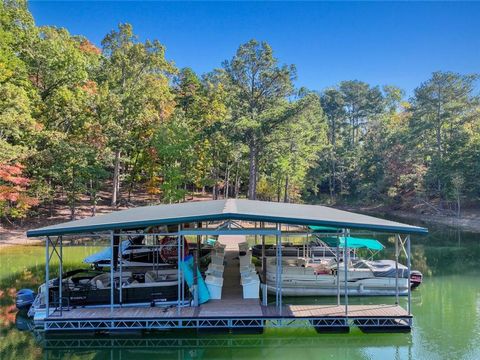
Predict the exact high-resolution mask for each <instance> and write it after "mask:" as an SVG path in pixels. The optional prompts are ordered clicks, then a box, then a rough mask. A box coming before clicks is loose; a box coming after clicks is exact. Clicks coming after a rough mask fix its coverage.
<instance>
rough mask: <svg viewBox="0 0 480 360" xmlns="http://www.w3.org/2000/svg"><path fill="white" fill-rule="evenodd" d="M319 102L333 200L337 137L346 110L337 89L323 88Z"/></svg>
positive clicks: (335, 179) (335, 181)
mask: <svg viewBox="0 0 480 360" xmlns="http://www.w3.org/2000/svg"><path fill="white" fill-rule="evenodd" d="M320 102H321V106H322V108H323V111H324V114H325V118H326V120H327V126H328V130H327V133H328V142H329V144H330V146H331V149H330V151H329V162H330V176H329V186H328V188H329V191H330V197H331V199H332V200H334V199H335V196H336V191H337V190H336V189H337V171H338V170H337V162H338V160H337V158H338V156H339V154H338V138H339V137H340V136H341V132H342V130H343V128H344V127H345V124H346V123H345V117H346V112H345V108H344V101H343V96H342V93H341V92H340V91H339V90H337V89H333V88H332V89H327V90H325V91H324V92H323V93H322V95H321V97H320ZM340 140H341V139H340Z"/></svg>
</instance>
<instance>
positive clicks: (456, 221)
mask: <svg viewBox="0 0 480 360" xmlns="http://www.w3.org/2000/svg"><path fill="white" fill-rule="evenodd" d="M334 208H336V209H339V210H346V211H352V212H359V213H364V214H367V215H372V216H386V217H396V218H399V219H400V221H402V220H406V221H409V220H411V221H413V222H414V223H416V224H419V223H420V224H424V225H426V226H428V224H432V225H440V226H446V227H449V228H451V229H459V230H461V231H468V232H473V233H479V234H480V211H478V210H469V211H465V213H464V214H463V215H462V216H461V217H460V218H457V217H456V216H447V215H431V214H419V213H418V212H415V211H406V210H393V209H390V208H388V207H385V206H383V205H377V206H354V205H348V206H334ZM106 212H108V211H106ZM106 212H103V213H106ZM57 220H60V221H57ZM62 220H63V221H68V220H66V219H62V218H56V219H55V220H54V221H53V222H52V219H45V221H44V222H45V223H47V224H48V225H51V224H52V223H61V222H63V221H62ZM40 226H41V225H40V224H39V222H36V223H35V225H34V226H30V227H29V226H23V227H18V228H15V229H12V228H5V227H3V226H0V248H3V247H8V246H15V245H23V246H36V245H40V244H42V243H43V240H41V239H34V238H27V237H26V234H25V233H26V231H27V230H30V229H33V228H38V227H40Z"/></svg>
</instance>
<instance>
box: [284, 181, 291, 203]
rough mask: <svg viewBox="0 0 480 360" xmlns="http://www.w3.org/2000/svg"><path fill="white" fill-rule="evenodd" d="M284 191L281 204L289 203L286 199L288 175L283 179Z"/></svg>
mask: <svg viewBox="0 0 480 360" xmlns="http://www.w3.org/2000/svg"><path fill="white" fill-rule="evenodd" d="M284 191H285V192H284V195H283V202H286V203H288V202H290V201H289V200H290V199H289V198H288V175H287V176H286V178H285V190H284Z"/></svg>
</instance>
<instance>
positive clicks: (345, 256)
mask: <svg viewBox="0 0 480 360" xmlns="http://www.w3.org/2000/svg"><path fill="white" fill-rule="evenodd" d="M343 239H344V240H343V241H344V246H343V266H344V269H345V274H344V280H345V285H344V286H345V316H348V240H347V239H348V237H347V236H344V237H343Z"/></svg>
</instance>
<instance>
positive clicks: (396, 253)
mask: <svg viewBox="0 0 480 360" xmlns="http://www.w3.org/2000/svg"><path fill="white" fill-rule="evenodd" d="M399 237H400V235H398V234H397V235H396V236H395V305H398V238H399Z"/></svg>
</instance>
